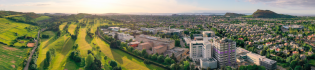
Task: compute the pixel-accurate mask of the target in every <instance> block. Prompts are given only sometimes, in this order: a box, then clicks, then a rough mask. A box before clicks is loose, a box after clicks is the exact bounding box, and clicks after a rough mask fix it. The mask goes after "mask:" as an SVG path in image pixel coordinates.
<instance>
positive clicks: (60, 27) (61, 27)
mask: <svg viewBox="0 0 315 70" xmlns="http://www.w3.org/2000/svg"><path fill="white" fill-rule="evenodd" d="M66 25H67V22H65V23H62V24H61V25H60V26H59V29H60V30H63V28H64V27H65V26H66Z"/></svg>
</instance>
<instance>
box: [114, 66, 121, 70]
mask: <svg viewBox="0 0 315 70" xmlns="http://www.w3.org/2000/svg"><path fill="white" fill-rule="evenodd" d="M113 70H122V69H121V67H118V66H116V67H114V68H113Z"/></svg>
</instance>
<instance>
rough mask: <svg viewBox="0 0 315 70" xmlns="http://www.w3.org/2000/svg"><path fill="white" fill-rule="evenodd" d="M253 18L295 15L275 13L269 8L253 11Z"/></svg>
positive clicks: (289, 16)
mask: <svg viewBox="0 0 315 70" xmlns="http://www.w3.org/2000/svg"><path fill="white" fill-rule="evenodd" d="M252 17H254V18H295V17H296V16H291V15H284V14H277V13H275V12H273V11H270V10H259V9H258V10H257V11H256V12H254V13H253V15H252Z"/></svg>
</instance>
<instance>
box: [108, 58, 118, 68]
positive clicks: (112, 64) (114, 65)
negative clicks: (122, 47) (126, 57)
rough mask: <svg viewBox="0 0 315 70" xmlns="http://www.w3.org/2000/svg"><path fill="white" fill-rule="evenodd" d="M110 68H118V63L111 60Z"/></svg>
mask: <svg viewBox="0 0 315 70" xmlns="http://www.w3.org/2000/svg"><path fill="white" fill-rule="evenodd" d="M109 65H110V66H112V67H113V68H114V67H116V66H117V62H116V61H114V60H111V61H110V63H109Z"/></svg>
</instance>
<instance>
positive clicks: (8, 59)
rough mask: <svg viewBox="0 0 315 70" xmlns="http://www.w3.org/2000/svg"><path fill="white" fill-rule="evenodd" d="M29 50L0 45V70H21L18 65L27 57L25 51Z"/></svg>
mask: <svg viewBox="0 0 315 70" xmlns="http://www.w3.org/2000/svg"><path fill="white" fill-rule="evenodd" d="M5 47H6V48H5ZM9 48H11V49H9ZM12 48H13V49H12ZM30 49H31V48H27V49H25V48H15V47H7V46H5V45H3V44H0V53H1V54H0V70H17V69H22V68H23V67H21V66H20V64H21V63H22V62H23V58H26V57H27V56H26V54H27V51H29V50H30ZM11 65H13V66H15V68H13V67H12V66H11Z"/></svg>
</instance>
